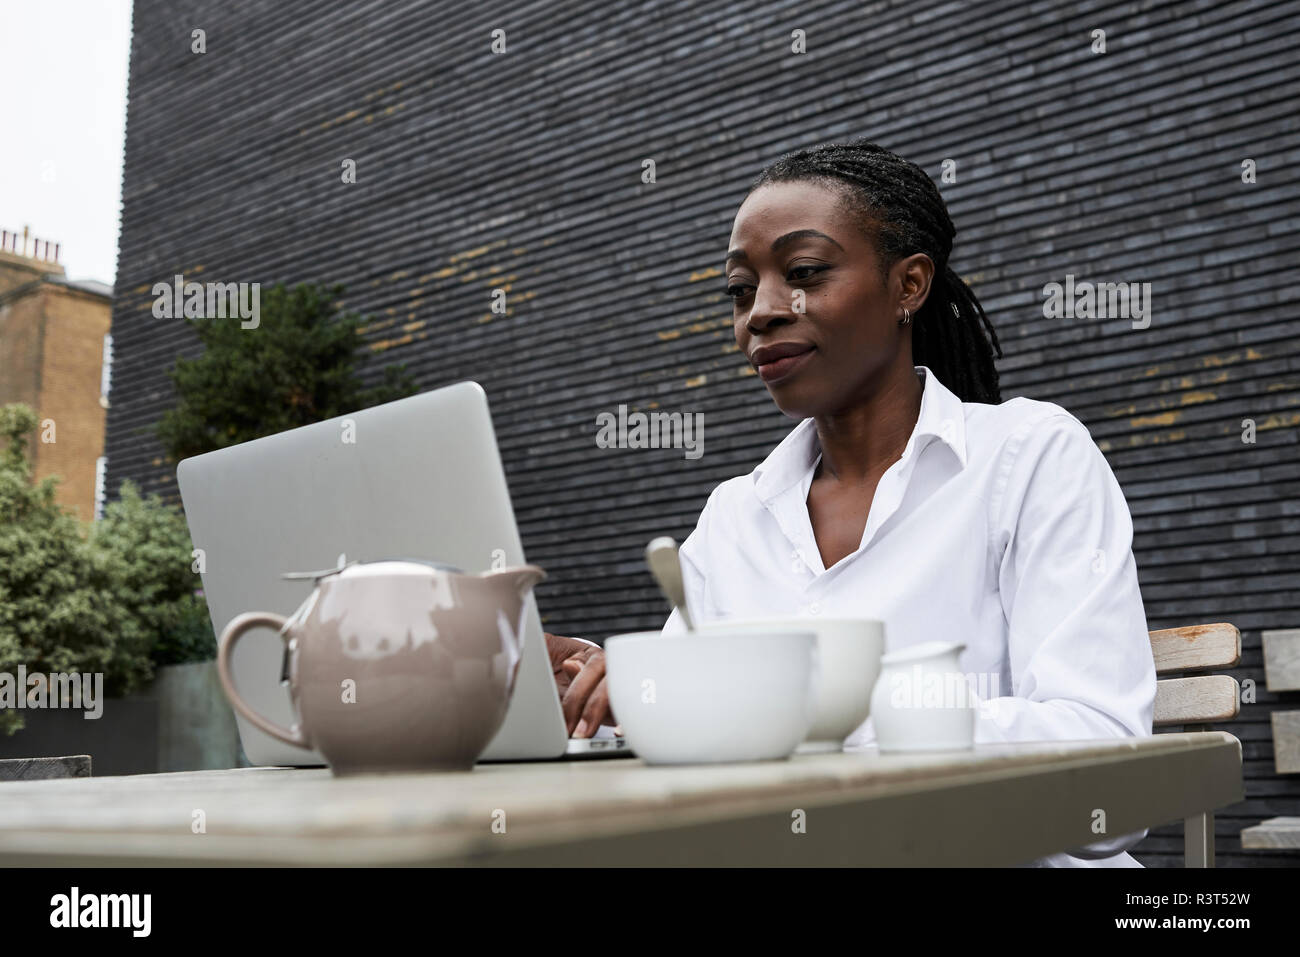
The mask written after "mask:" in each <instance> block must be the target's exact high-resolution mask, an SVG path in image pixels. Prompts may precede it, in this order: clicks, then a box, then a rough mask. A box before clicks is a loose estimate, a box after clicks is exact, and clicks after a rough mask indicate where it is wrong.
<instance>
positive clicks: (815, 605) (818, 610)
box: [808, 602, 822, 615]
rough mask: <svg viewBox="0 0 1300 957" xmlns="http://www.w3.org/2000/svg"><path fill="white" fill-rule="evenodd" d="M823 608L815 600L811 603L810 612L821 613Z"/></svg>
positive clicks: (812, 613)
mask: <svg viewBox="0 0 1300 957" xmlns="http://www.w3.org/2000/svg"><path fill="white" fill-rule="evenodd" d="M821 610H822V606H821V605H820V604H819V603H817V602H813V603H812V604H811V605H809V606H808V614H810V615H820V614H821Z"/></svg>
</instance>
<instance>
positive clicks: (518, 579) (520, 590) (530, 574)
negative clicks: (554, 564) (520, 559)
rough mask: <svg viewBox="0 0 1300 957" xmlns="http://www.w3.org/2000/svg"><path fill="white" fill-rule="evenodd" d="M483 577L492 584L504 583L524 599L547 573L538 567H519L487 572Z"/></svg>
mask: <svg viewBox="0 0 1300 957" xmlns="http://www.w3.org/2000/svg"><path fill="white" fill-rule="evenodd" d="M482 577H483V578H484V580H486V581H489V582H492V583H497V582H503V583H505V584H507V585H508V586H509V588H510V590H511V591H512V592H514V593H515V594H516V595H518V596H519V597H520V598H524V597H526V596H527V595H528V592H529V591H530V590H531V589H532V587H533V586H534V585H536V584H537V583H538V582H540V581H541V580H542V579H544V578H545V577H546V572H545V571H543V570H542V569H540V568H538V567H537V566H536V565H517V566H515V567H514V568H502V569H500V570H498V571H494V572H485V573H484V574H483V576H482Z"/></svg>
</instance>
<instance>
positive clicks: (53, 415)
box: [0, 230, 113, 521]
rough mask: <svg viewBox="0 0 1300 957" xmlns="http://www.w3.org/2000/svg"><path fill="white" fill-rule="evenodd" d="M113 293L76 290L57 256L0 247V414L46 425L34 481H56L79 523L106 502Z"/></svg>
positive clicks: (1, 241) (97, 286)
mask: <svg viewBox="0 0 1300 957" xmlns="http://www.w3.org/2000/svg"><path fill="white" fill-rule="evenodd" d="M112 304H113V290H112V288H111V287H110V286H108V285H106V284H104V283H102V282H94V281H80V282H73V281H70V280H69V279H68V278H67V277H66V275H65V274H64V269H63V266H61V265H59V263H58V247H57V246H54V245H52V244H50V243H45V242H42V241H40V240H34V239H31V238H30V237H29V236H28V235H27V231H26V230H24V231H23V233H22V234H19V233H16V232H11V231H8V230H5V231H4V232H3V234H2V238H0V405H6V404H8V403H11V402H23V403H26V404H27V405H30V406H31V407H32V408H33V409H35V410H36V413H37V415H38V416H39V417H40V420H41V424H40V425H38V427H37V430H36V433H35V435H34V436H33V437H32V441H31V443H30V444H29V446H28V451H29V453H30V456H31V459H32V465H33V475H34V477H35V478H37V479H42V478H45V477H47V476H51V475H57V476H59V479H60V483H59V486H58V491H57V493H56V495H55V500H56V501H57V502H58V503H59V504H60V505H63V506H65V507H67V508H68V509H70V510H72V511H73V512H75V513H76V514H77V517H78V518H80V519H81V520H82V521H90V520H92V519H93V518H95V517H96V506H97V504H98V502H99V501H100V499H101V498H102V494H103V465H104V459H103V450H104V420H105V413H106V410H107V408H108V395H107V376H106V375H105V369H104V366H105V362H106V361H107V360H108V359H109V357H110V356H111V353H112V340H111V338H110V337H109V321H110V317H111V312H112Z"/></svg>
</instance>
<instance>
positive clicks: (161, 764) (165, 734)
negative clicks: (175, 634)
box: [144, 661, 248, 771]
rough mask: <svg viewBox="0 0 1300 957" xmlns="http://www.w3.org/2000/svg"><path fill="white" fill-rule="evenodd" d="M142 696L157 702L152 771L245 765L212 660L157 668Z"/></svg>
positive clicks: (230, 710)
mask: <svg viewBox="0 0 1300 957" xmlns="http://www.w3.org/2000/svg"><path fill="white" fill-rule="evenodd" d="M144 694H145V695H147V696H149V697H152V698H154V699H155V700H156V701H157V702H158V745H157V748H158V768H157V770H159V771H207V770H209V769H215V768H237V767H241V766H243V767H246V766H247V764H248V761H247V759H246V758H243V750H242V749H241V748H240V746H239V727H238V725H237V724H236V723H235V712H234V711H233V710H232V709H231V707H230V703H229V702H228V701H227V700H226V695H225V693H224V692H223V691H222V690H221V681H220V679H218V678H217V663H216V662H215V661H197V662H194V663H192V664H187V665H166V666H165V667H162V668H159V669H158V673H157V674H156V675H155V677H154V681H153V684H152V685H150V686H149V688H148V690H147V691H145V692H144ZM241 759H243V761H242V764H241Z"/></svg>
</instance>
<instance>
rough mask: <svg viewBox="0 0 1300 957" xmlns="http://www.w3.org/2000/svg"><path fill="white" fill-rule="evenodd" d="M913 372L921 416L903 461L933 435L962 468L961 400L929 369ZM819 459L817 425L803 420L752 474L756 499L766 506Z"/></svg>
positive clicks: (963, 430) (963, 418) (963, 425)
mask: <svg viewBox="0 0 1300 957" xmlns="http://www.w3.org/2000/svg"><path fill="white" fill-rule="evenodd" d="M913 368H914V369H916V371H917V374H918V375H920V376H921V414H920V415H919V416H918V417H917V420H916V426H915V428H913V429H912V437H911V438H910V439H908V441H907V447H906V448H905V449H904V450H903V458H902V461H906V460H907V459H908V457H909V456H911V455H913V454H915V452H916V451H917V447H918V445H919V441H918V440H919V438H920V437H921V436H927V435H932V436H935V437H936V438H938V439H939V440H940V441H942V442H945V443H947V445H948V447H949V448H951V449H952V450H953V452H954V453H955V454H956V456H957V459H958V460H959V461H960V462H961V465H962V468H965V467H966V414H965V410H964V408H963V407H962V401H961V399H959V398H957V396H955V395H954V394H953V393H952V392H951V391H950V390H949V389H948V388H947V387H946V386H945V385H944V384H943V383H942V382H940V381H939V377H938V376H936V375H935V374H934V373H933V372H932V371H930V368H929V367H928V366H913ZM820 455H821V443H820V442H819V441H818V440H817V423H816V421H815V420H814V419H811V418H808V419H804V420H803V421H802V422H800V423H799V424H798V425H796V426H795V427H794V428H793V429H791V430H790V434H789V435H787V436H786V437H785V438H784V439H782V440H781V443H780V444H779V445H778V446H777V447H776V448H774V449H773V450H772V451H771V452H770V453H769V454H768V456H767V458H765V459H764V460H763V461H762V463H761V464H759V465H758V467H756V468H755V469H754V471H753V472H752V473H751V474H752V477H753V481H754V490H755V491H756V492H757V493H758V497H759V498H760V499H761V500H763V501H764V502H766V501H768V500H769V499H771V498H773V497H774V496H776V495H777V494H779V493H780V492H784V491H785V490H786V489H787V488H789V487H790V486H791V485H793V484H795V483H796V482H798V481H800V480H801V479H802V478H803V477H804V476H805V475H806V474H807V473H808V471H809V469H811V468H812V467H813V465H814V464H815V463H816V461H817V458H818V456H820Z"/></svg>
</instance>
